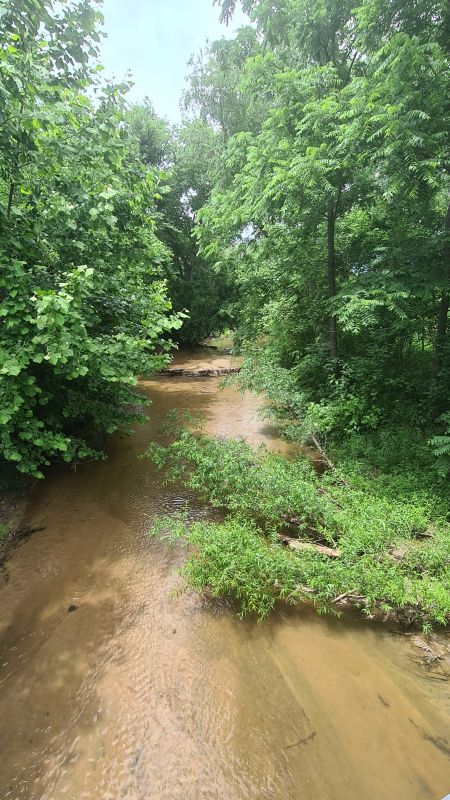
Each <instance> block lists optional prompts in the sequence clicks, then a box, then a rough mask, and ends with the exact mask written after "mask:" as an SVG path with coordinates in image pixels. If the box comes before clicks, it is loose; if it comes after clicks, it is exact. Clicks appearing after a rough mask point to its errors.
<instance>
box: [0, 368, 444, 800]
mask: <svg viewBox="0 0 450 800" xmlns="http://www.w3.org/2000/svg"><path fill="white" fill-rule="evenodd" d="M219 359H220V366H224V365H225V363H224V357H223V356H219V355H218V356H215V357H214V356H211V358H209V357H208V360H209V361H211V360H212V361H214V362H215V363H216V364H218V363H219ZM225 361H226V359H225ZM178 362H179V364H180V365H181V364H183V366H187V365H189V368H192V367H193V366H195V365H198V364H199V363H203V364H204V362H205V356H204V354H199V353H193V354H191V356H190V357H189V358H187V357H186V355H185V356H183V357H179V358H178ZM143 388H144V389H145V391H147V392H148V393H149V394H150V396H151V398H152V401H153V405H152V407H151V410H150V420H149V422H148V424H147V425H145V426H142V427H140V428H139V430H138V431H137V433H136V435H135V436H133V437H130V438H120V437H116V438H115V439H113V441H112V442H111V446H110V457H109V459H108V461H106V462H105V463H93V464H86V465H84V466H83V467H82V468H79V469H78V470H77V471H76V472H73V471H72V470H70V469H61V470H59V471H55V472H54V473H53V474H52V475H51V476H50V477H49V478H48V479H47V480H46V481H45V483H43V484H42V485H40V486H39V487H38V489H37V491H36V492H35V494H34V496H33V499H32V502H31V505H30V507H29V511H28V519H27V523H28V524H32V525H33V526H37V527H41V526H42V527H44V530H42V531H41V532H38V533H36V534H35V535H34V536H33V537H31V538H30V539H29V540H27V541H25V542H23V544H22V545H21V546H20V547H19V548H18V549H17V550H16V551H15V553H14V554H13V556H12V558H11V559H10V561H9V562H8V564H7V565H6V569H5V571H4V572H3V573H0V607H1V619H0V798H1V800H11V798H13V800H63V799H64V798H70V800H247V799H248V800H250V799H252V800H265V798H275V799H276V800H440V799H441V798H442V797H444V795H446V794H447V793H448V792H450V724H449V720H450V692H449V685H448V683H446V682H444V681H438V680H433V679H432V678H431V677H430V676H429V675H428V674H427V673H426V672H424V671H423V670H422V669H421V668H420V667H418V666H417V665H416V664H414V662H413V661H412V660H411V653H410V650H409V645H408V643H407V642H406V641H405V640H403V638H401V637H400V638H397V637H393V636H392V635H391V634H390V633H389V632H387V631H383V630H381V629H380V628H379V627H376V626H374V625H370V624H367V623H365V622H364V621H362V620H360V619H359V618H358V617H355V618H352V619H349V620H347V621H342V620H341V621H334V620H324V619H320V618H319V617H317V616H315V615H314V614H313V613H312V612H311V611H309V610H305V611H301V612H298V611H292V610H291V611H288V610H286V611H280V612H278V613H277V614H275V615H274V616H273V617H272V618H271V619H270V621H267V622H265V623H263V624H256V623H253V622H251V621H249V622H244V623H243V622H239V621H237V620H236V619H234V618H233V617H231V616H230V614H229V613H228V612H227V611H226V610H225V609H221V608H220V607H219V608H218V607H211V606H208V605H207V604H206V603H205V602H204V601H202V600H201V599H200V598H199V597H197V596H195V595H192V594H186V593H180V592H179V588H180V580H179V578H178V576H177V569H178V567H179V564H180V563H181V560H182V558H183V553H182V551H181V549H172V550H171V549H169V548H168V547H167V546H166V545H164V544H162V543H158V542H155V541H153V540H152V539H149V538H148V537H147V536H146V531H147V530H148V528H149V526H150V525H151V522H152V518H153V517H154V516H155V515H156V514H159V513H161V512H163V513H167V512H170V511H171V510H174V509H176V508H179V507H180V506H181V505H183V504H184V502H185V500H186V499H187V496H186V492H185V491H180V490H179V489H177V488H176V487H166V486H163V484H162V481H161V478H160V476H159V475H158V474H157V473H155V471H154V470H153V468H152V466H151V465H150V463H149V462H148V461H142V460H140V459H139V455H140V454H141V453H142V452H143V451H144V450H145V448H146V445H147V444H148V442H150V441H151V440H153V439H155V437H156V438H157V433H156V431H157V429H158V426H159V425H160V423H161V421H162V420H163V419H164V417H165V415H166V413H167V411H169V410H170V409H171V408H174V407H178V408H190V409H193V410H202V411H203V412H204V413H205V414H206V416H207V419H208V426H209V429H210V430H211V431H215V432H217V433H220V434H224V435H236V436H237V435H245V436H247V437H249V438H250V439H251V440H252V441H265V442H266V443H267V444H269V445H270V446H272V447H278V448H283V444H282V443H281V442H279V441H278V440H276V439H274V438H273V436H272V435H271V431H270V429H268V428H265V427H264V424H263V423H261V422H260V421H258V418H257V409H258V401H257V400H256V399H255V398H254V397H252V396H250V395H245V396H244V397H242V396H240V395H238V394H236V393H235V392H234V391H233V390H232V389H226V390H224V391H220V389H219V380H218V379H216V378H203V379H198V378H192V379H190V378H188V379H186V378H176V377H166V376H164V377H160V378H156V379H154V380H152V381H149V382H147V383H144V384H143ZM204 513H205V512H204V510H203V509H202V508H201V507H199V508H198V509H196V510H194V512H193V514H194V515H201V514H204ZM69 608H70V609H72V610H70V611H69Z"/></svg>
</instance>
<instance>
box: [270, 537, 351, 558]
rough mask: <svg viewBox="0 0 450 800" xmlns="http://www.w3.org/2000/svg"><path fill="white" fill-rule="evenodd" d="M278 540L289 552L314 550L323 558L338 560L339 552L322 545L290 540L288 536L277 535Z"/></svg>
mask: <svg viewBox="0 0 450 800" xmlns="http://www.w3.org/2000/svg"><path fill="white" fill-rule="evenodd" d="M278 539H279V540H280V542H283V544H285V545H286V546H287V547H289V549H290V550H315V551H316V552H317V553H320V554H321V555H323V556H328V557H329V558H340V557H341V551H340V550H336V549H335V548H333V547H326V546H325V545H323V544H314V542H302V541H300V539H292V538H291V537H290V536H283V534H281V533H280V534H278Z"/></svg>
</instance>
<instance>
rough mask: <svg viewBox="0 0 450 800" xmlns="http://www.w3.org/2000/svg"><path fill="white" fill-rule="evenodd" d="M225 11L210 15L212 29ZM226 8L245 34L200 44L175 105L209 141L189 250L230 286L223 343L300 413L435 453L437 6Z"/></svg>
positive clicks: (443, 374)
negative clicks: (230, 337)
mask: <svg viewBox="0 0 450 800" xmlns="http://www.w3.org/2000/svg"><path fill="white" fill-rule="evenodd" d="M234 5H235V4H234V3H231V2H224V3H223V4H222V8H223V15H224V17H225V18H227V17H229V15H230V14H231V13H232V10H233V6H234ZM242 6H243V8H244V10H246V11H247V12H248V13H249V15H250V18H251V20H252V22H253V26H254V27H251V28H250V27H248V28H243V29H241V32H240V34H239V37H237V40H236V43H231V42H222V43H221V45H220V46H218V45H216V46H214V45H213V46H211V47H210V50H209V53H208V54H207V55H206V56H205V54H204V56H203V60H202V61H201V63H200V64H199V63H196V64H195V65H194V68H193V72H192V76H191V88H190V91H189V92H188V100H189V101H190V102H191V104H194V107H195V108H197V109H200V113H201V115H202V117H203V119H205V120H208V121H209V122H210V123H211V124H212V125H213V126H214V128H215V130H218V131H221V132H222V133H223V139H224V148H223V152H222V155H221V161H220V166H221V169H220V177H218V178H217V180H216V181H215V184H214V187H213V191H212V194H211V197H210V199H209V201H208V202H207V203H206V204H205V206H204V207H203V209H201V210H200V212H199V214H198V220H199V223H200V224H199V225H198V227H197V235H198V238H199V241H200V244H201V252H202V253H203V255H204V256H205V258H207V259H209V260H210V262H211V264H212V266H213V268H214V269H215V270H216V273H217V280H218V281H219V282H220V281H221V280H226V281H227V282H230V281H231V283H232V285H233V287H234V291H233V293H232V294H231V295H230V298H229V306H228V307H229V312H230V315H231V316H232V318H233V319H234V321H235V324H236V326H237V334H236V339H235V341H236V342H237V343H239V344H240V345H241V346H242V347H243V348H244V349H249V348H250V349H253V350H254V349H255V343H256V342H258V343H259V346H263V347H264V348H265V350H266V354H265V355H266V362H267V361H269V362H270V364H272V365H273V366H274V367H281V368H284V369H288V370H289V371H291V373H292V375H293V378H294V383H295V386H296V390H297V392H302V393H303V397H304V404H303V409H302V413H303V414H305V413H308V406H309V404H310V403H313V404H321V405H322V406H323V415H324V417H327V418H328V419H330V418H331V417H334V418H335V419H336V420H340V418H341V417H343V416H344V417H346V419H347V423H348V424H349V425H351V426H353V428H358V429H359V430H362V431H367V430H375V429H377V428H379V427H380V426H384V425H386V424H392V423H394V424H395V425H397V424H399V423H402V424H403V423H405V422H406V423H407V424H408V425H412V426H414V427H418V428H421V429H422V430H423V431H425V430H430V432H431V433H434V434H435V435H436V436H438V437H441V438H440V440H439V442H440V450H439V452H442V448H443V447H444V446H445V439H444V438H443V437H445V436H446V433H445V424H446V423H445V417H444V418H442V419H440V417H441V415H442V414H443V413H445V412H446V411H447V410H448V397H449V394H450V345H449V326H448V309H449V283H450V274H449V269H450V267H449V264H450V251H449V236H450V206H449V174H450V173H449V159H448V152H449V149H448V115H447V114H446V108H447V103H446V97H448V91H449V77H448V76H449V63H448V61H449V59H448V40H449V39H448V36H447V32H448V9H447V5H446V4H445V3H444V2H438V1H436V2H435V0H414V1H413V2H411V0H408V2H406V0H395V2H390V1H389V2H388V0H360V2H359V3H356V4H355V3H354V2H351V3H350V2H342V0H314V2H310V1H309V0H308V1H306V0H277V2H275V3H274V2H268V1H267V0H243V2H242ZM244 45H245V46H244ZM338 429H339V425H338V424H337V425H336V426H335V431H337V430H338ZM435 444H436V446H438V447H439V443H437V442H436V443H435ZM447 452H448V451H447ZM441 463H442V464H443V462H442V461H441Z"/></svg>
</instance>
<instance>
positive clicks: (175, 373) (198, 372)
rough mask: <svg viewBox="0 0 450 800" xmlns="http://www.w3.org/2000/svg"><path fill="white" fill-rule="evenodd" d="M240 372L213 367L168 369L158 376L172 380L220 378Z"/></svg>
mask: <svg viewBox="0 0 450 800" xmlns="http://www.w3.org/2000/svg"><path fill="white" fill-rule="evenodd" d="M240 371H241V368H240V367H218V368H217V369H213V368H212V367H207V368H205V369H184V368H183V367H174V368H173V367H167V369H161V370H160V371H159V373H158V374H159V375H168V376H170V377H172V378H180V377H181V378H219V377H221V376H222V375H235V374H236V373H238V372H240Z"/></svg>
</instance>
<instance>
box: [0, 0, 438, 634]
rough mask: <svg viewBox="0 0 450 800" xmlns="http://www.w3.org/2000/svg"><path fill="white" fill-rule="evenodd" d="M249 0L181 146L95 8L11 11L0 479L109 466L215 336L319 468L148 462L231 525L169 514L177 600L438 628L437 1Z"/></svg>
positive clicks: (215, 47) (45, 6)
mask: <svg viewBox="0 0 450 800" xmlns="http://www.w3.org/2000/svg"><path fill="white" fill-rule="evenodd" d="M216 4H217V5H219V6H221V9H220V10H221V13H222V16H223V19H224V20H225V21H227V20H228V21H229V20H230V19H232V15H233V11H234V8H235V6H236V3H235V2H232V0H224V1H223V2H220V3H216ZM241 5H242V8H243V10H244V11H246V12H247V14H248V16H249V25H247V26H243V27H241V28H240V29H239V30H238V31H237V33H236V35H235V36H234V37H233V38H231V39H222V40H220V41H218V42H213V43H210V44H208V45H206V46H205V48H204V49H203V50H202V52H201V53H200V54H198V55H197V56H195V57H193V59H192V61H191V63H190V67H189V69H190V74H189V78H188V88H187V90H186V92H185V95H184V97H183V105H184V108H185V110H186V115H185V118H184V121H183V123H182V124H181V125H179V126H176V127H171V126H169V125H168V123H167V122H166V121H165V120H161V119H159V118H158V116H157V115H156V114H155V112H154V110H153V108H152V105H151V103H150V101H145V102H144V103H142V104H138V105H136V104H135V105H133V104H130V103H128V102H127V98H126V93H127V90H128V85H127V84H126V83H122V84H120V85H116V84H112V83H108V82H107V81H104V80H103V79H102V73H101V67H100V65H99V63H98V50H99V43H100V40H101V35H102V34H101V23H102V20H101V13H100V8H101V4H100V3H97V2H93V1H91V2H88V1H87V0H74V2H70V3H63V4H58V5H56V4H53V3H52V2H50V0H20V2H18V0H3V1H2V2H1V4H0V40H1V41H0V96H1V106H0V114H1V118H2V119H1V122H2V124H1V134H0V267H1V271H0V303H1V310H0V314H1V317H0V318H1V326H0V398H1V405H0V423H1V430H0V452H1V456H0V457H1V459H2V464H3V474H4V478H3V481H4V483H6V482H7V481H10V480H11V479H15V475H16V474H17V473H19V474H21V475H25V476H27V475H32V476H35V477H38V478H41V477H43V475H44V472H45V468H46V467H47V466H48V465H49V464H51V463H52V462H55V461H65V462H68V463H74V462H77V461H80V460H82V459H86V458H96V457H102V449H103V448H102V440H103V437H104V436H105V434H107V433H110V432H112V431H114V430H117V429H118V428H119V426H122V425H123V424H127V423H129V422H131V421H134V420H136V419H138V418H139V415H138V414H137V413H136V411H135V410H134V409H135V407H136V403H137V402H139V403H140V402H141V398H140V396H139V399H138V401H137V400H136V390H135V388H134V387H135V384H136V380H137V376H139V375H142V374H145V375H149V374H151V373H152V372H155V371H156V370H158V369H160V368H161V367H163V366H164V365H165V364H166V363H167V360H168V358H169V353H170V348H171V342H170V336H174V337H176V338H177V339H178V341H179V342H181V343H183V342H187V343H193V342H198V341H201V340H202V339H204V337H206V336H208V335H210V334H213V333H220V332H221V331H223V330H225V329H230V328H231V329H232V330H233V331H234V346H235V349H236V350H238V351H240V352H241V353H242V354H243V355H244V366H243V369H242V371H241V373H240V375H239V376H238V378H237V381H238V383H239V385H240V387H241V388H248V389H252V390H254V391H257V392H260V393H262V394H263V395H264V396H265V397H266V399H267V413H268V414H270V415H271V417H272V419H273V420H275V422H276V424H277V425H278V427H279V428H280V429H281V430H282V431H283V432H284V434H285V435H286V436H287V437H288V438H289V439H291V440H292V441H294V442H310V443H311V442H312V443H313V444H314V446H315V447H317V448H318V450H319V452H320V454H321V458H322V460H323V462H324V463H325V465H326V469H325V471H324V472H323V474H322V475H318V474H317V473H316V472H315V471H314V470H313V468H312V467H311V466H310V465H309V464H308V463H307V461H305V459H304V458H303V459H302V458H300V457H298V458H295V459H294V460H292V461H287V460H286V459H283V458H282V457H281V456H274V455H271V454H269V453H267V452H266V451H264V450H258V451H252V450H251V449H250V448H249V447H248V446H247V445H246V444H245V443H243V442H223V441H215V440H213V439H210V438H208V437H206V436H204V435H203V434H195V433H194V432H192V431H189V430H184V431H182V430H181V429H180V430H179V431H178V432H177V433H176V436H175V439H174V441H173V442H172V444H169V445H168V446H167V447H166V448H162V449H161V448H159V449H158V448H156V447H154V448H153V449H152V457H153V458H154V459H156V461H157V462H158V463H159V464H160V465H161V467H163V468H166V469H168V470H169V477H173V478H177V479H178V480H182V481H184V482H186V484H187V485H188V486H189V487H190V488H194V489H197V490H198V491H199V492H200V493H201V494H202V495H203V496H204V497H205V499H206V500H207V502H208V503H209V504H210V505H211V506H214V507H220V508H222V509H224V510H225V513H226V518H225V520H224V521H222V522H210V523H208V522H201V523H194V524H193V525H190V526H189V525H187V524H186V522H185V521H183V520H172V523H171V525H170V527H171V529H172V530H173V533H174V535H176V536H182V537H184V538H187V539H188V540H190V541H191V543H192V544H193V552H192V555H191V556H190V557H189V560H188V561H187V564H186V568H185V572H186V574H187V576H188V579H189V582H190V583H191V584H192V585H193V586H196V587H197V588H201V589H205V588H209V589H210V590H212V592H213V593H214V594H217V595H218V594H228V595H229V594H231V595H232V596H234V598H235V599H237V600H238V602H239V604H240V609H241V611H242V612H246V611H256V612H257V613H259V614H265V613H267V612H268V610H270V608H271V607H272V606H273V603H274V601H275V599H276V598H277V597H280V598H282V597H284V598H288V599H289V600H291V601H294V600H295V601H296V600H297V599H299V598H301V597H304V596H308V597H310V598H312V599H313V600H314V602H316V603H317V605H318V607H319V608H320V609H321V610H329V609H331V608H338V607H339V604H340V603H341V602H343V601H344V600H346V601H347V602H350V601H354V602H357V603H359V604H360V605H361V606H362V607H364V609H365V610H366V611H367V613H369V614H370V613H373V611H374V609H375V608H379V609H381V610H382V611H383V612H385V613H386V614H392V613H396V614H397V615H400V616H402V618H403V619H404V620H406V621H408V620H410V621H415V620H421V621H422V623H423V624H424V625H425V626H429V625H430V624H432V623H433V622H438V623H445V622H447V621H448V619H449V616H450V529H449V477H450V410H449V404H448V398H449V396H450V342H449V339H450V337H449V325H448V312H449V292H450V250H449V246H450V245H449V241H450V239H449V237H450V206H449V175H450V168H449V160H448V152H449V150H448V115H447V114H446V108H447V103H446V98H447V97H448V90H449V78H448V76H449V69H448V66H449V63H448V62H449V46H448V43H449V41H450V17H449V11H448V5H447V4H446V3H444V2H443V0H356V2H355V0H351V1H350V0H270V2H269V0H242V3H241ZM166 527H167V523H166V521H162V522H161V524H160V525H159V526H158V529H159V531H160V532H162V533H163V532H164V530H166Z"/></svg>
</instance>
